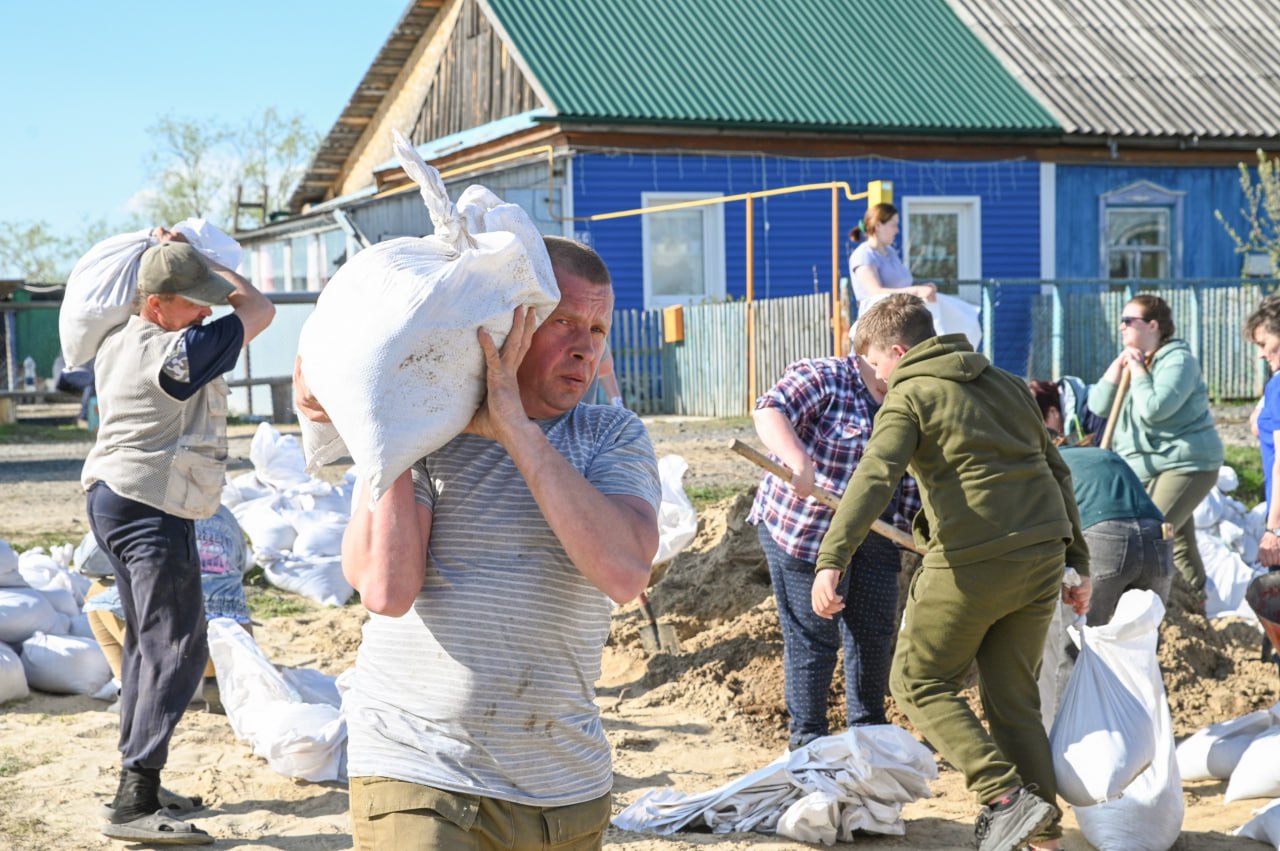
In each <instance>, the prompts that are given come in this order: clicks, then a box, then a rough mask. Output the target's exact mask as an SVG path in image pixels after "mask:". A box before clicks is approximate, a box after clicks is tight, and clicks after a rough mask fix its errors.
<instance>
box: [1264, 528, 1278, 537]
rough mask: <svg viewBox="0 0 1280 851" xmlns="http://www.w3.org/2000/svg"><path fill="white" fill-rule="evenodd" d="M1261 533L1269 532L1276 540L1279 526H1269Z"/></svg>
mask: <svg viewBox="0 0 1280 851" xmlns="http://www.w3.org/2000/svg"><path fill="white" fill-rule="evenodd" d="M1262 531H1264V532H1270V533H1271V534H1273V535H1275V536H1276V537H1277V538H1280V526H1275V527H1270V526H1269V527H1267V528H1266V529H1263V530H1262Z"/></svg>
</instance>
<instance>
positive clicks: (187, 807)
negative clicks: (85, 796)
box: [100, 786, 204, 821]
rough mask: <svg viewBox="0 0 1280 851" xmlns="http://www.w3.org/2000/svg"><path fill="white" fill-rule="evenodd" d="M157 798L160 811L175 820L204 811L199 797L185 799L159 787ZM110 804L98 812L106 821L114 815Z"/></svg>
mask: <svg viewBox="0 0 1280 851" xmlns="http://www.w3.org/2000/svg"><path fill="white" fill-rule="evenodd" d="M157 797H158V798H159V799H160V809H161V811H162V812H164V813H166V814H168V815H171V816H174V817H175V818H181V817H182V816H184V815H187V814H189V813H194V812H196V811H198V810H203V809H204V799H202V798H201V797H200V796H199V795H192V796H190V797H187V796H186V795H179V794H178V793H177V792H170V791H169V790H168V789H166V788H164V787H163V786H161V787H160V793H159V794H158V795H157ZM111 803H112V802H111V801H109V800H108V801H107V803H105V804H103V805H102V809H101V810H100V814H101V815H102V817H103V818H104V819H106V820H107V821H110V820H111V817H112V816H114V815H115V814H116V808H115V807H113V806H111Z"/></svg>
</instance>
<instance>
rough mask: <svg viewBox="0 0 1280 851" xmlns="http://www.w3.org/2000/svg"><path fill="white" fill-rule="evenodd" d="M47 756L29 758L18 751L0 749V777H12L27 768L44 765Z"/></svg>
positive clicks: (47, 760)
mask: <svg viewBox="0 0 1280 851" xmlns="http://www.w3.org/2000/svg"><path fill="white" fill-rule="evenodd" d="M48 762H49V757H47V756H46V757H44V758H42V759H31V758H30V757H29V756H26V755H24V754H22V753H20V752H18V751H15V750H9V749H5V750H3V751H0V777H14V776H16V775H19V774H21V773H22V772H24V771H26V770H27V769H29V768H35V767H37V766H40V765H45V764H47V763H48Z"/></svg>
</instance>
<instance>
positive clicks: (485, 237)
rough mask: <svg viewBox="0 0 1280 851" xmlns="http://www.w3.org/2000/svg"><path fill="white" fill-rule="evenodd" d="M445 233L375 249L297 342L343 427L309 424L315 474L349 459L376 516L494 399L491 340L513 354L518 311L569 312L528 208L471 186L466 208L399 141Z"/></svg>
mask: <svg viewBox="0 0 1280 851" xmlns="http://www.w3.org/2000/svg"><path fill="white" fill-rule="evenodd" d="M395 148H396V153H397V154H398V155H399V157H400V162H401V165H402V166H403V167H404V169H405V171H406V173H407V174H408V175H409V176H410V177H412V178H413V179H414V180H415V181H416V182H417V183H418V186H419V189H420V191H421V195H422V198H423V200H424V202H425V203H426V206H427V209H428V211H429V213H430V215H431V221H432V223H433V225H434V227H435V232H434V233H432V234H430V235H428V236H424V237H421V238H401V239H393V240H388V241H386V242H380V243H378V244H376V245H372V246H370V247H368V248H366V249H364V250H363V251H361V252H359V253H358V254H356V255H355V256H354V257H352V258H351V259H350V260H349V261H347V263H346V264H344V265H343V267H342V268H341V269H339V270H338V271H337V273H335V274H334V276H333V278H332V279H331V280H330V281H329V283H328V285H327V286H326V287H325V289H324V291H323V292H322V293H321V294H320V298H319V299H318V300H317V302H316V307H315V310H314V311H313V312H312V314H311V315H310V316H309V317H308V318H307V321H306V323H305V324H304V325H303V328H302V333H301V335H300V337H299V340H298V355H299V358H300V360H301V365H302V374H303V377H304V378H305V380H306V383H307V386H308V388H309V389H310V391H311V393H312V394H313V395H314V396H315V398H316V399H317V400H318V401H319V403H320V404H321V405H322V406H323V407H324V409H325V411H326V412H327V413H328V415H329V417H330V418H331V420H332V423H314V422H311V421H310V420H307V419H306V418H303V419H302V423H301V425H302V435H303V447H304V449H305V451H306V457H307V464H308V467H307V469H308V470H309V471H311V472H314V471H315V470H316V469H317V468H318V467H319V466H320V465H322V464H327V463H330V462H332V461H335V460H337V459H338V458H341V457H342V456H344V455H350V456H351V458H353V459H354V460H355V462H356V464H357V465H358V466H359V467H360V470H361V473H362V475H363V476H364V477H365V479H366V481H367V482H368V483H369V488H370V490H369V494H370V504H372V503H373V502H375V501H376V500H377V499H378V498H379V497H380V496H381V495H382V494H383V493H385V492H386V490H387V489H388V488H389V487H390V485H391V483H392V482H393V481H394V480H395V479H396V477H398V476H399V475H400V474H401V473H403V472H404V471H405V470H407V469H409V467H410V466H412V465H413V463H414V462H415V461H417V460H418V459H419V458H421V457H423V456H424V455H426V454H428V453H430V452H432V451H434V450H436V449H438V448H440V447H441V446H443V445H444V444H445V443H447V442H448V441H449V440H451V439H453V438H454V437H455V436H456V435H458V434H459V433H460V432H461V431H462V430H463V429H464V428H465V427H466V425H467V423H468V422H470V420H471V417H472V416H473V415H474V414H475V411H476V410H477V408H479V406H480V403H481V401H482V400H483V398H484V393H485V373H484V357H483V353H482V351H481V349H480V344H479V342H478V340H477V339H476V330H477V329H478V328H484V329H486V330H487V331H488V332H489V334H490V335H491V336H492V337H493V340H494V342H495V344H497V345H498V346H501V345H502V343H503V341H504V340H505V339H506V335H507V333H508V332H509V331H510V328H511V319H512V312H513V311H514V309H515V308H516V307H518V306H520V305H525V306H529V307H531V308H532V309H533V311H534V313H535V315H536V317H537V319H538V321H539V322H541V321H542V320H544V319H546V317H547V316H548V315H550V313H551V311H552V310H553V309H554V308H555V306H556V304H557V303H558V302H559V299H560V293H559V290H558V289H557V287H556V283H555V277H554V274H553V273H552V270H551V260H550V258H549V257H548V255H547V250H546V246H545V244H544V243H543V240H542V235H541V234H540V233H539V232H538V229H537V227H535V226H534V224H533V221H532V220H531V219H530V218H529V216H528V214H526V213H525V212H524V211H523V210H521V209H520V208H519V207H517V206H516V205H513V204H504V203H502V201H501V200H500V199H499V198H498V197H497V196H495V195H494V194H493V193H492V192H489V191H488V190H487V189H484V188H483V187H477V186H473V187H471V188H470V189H468V190H467V191H466V192H464V193H463V194H462V197H461V198H459V200H458V204H457V206H456V207H455V206H454V204H452V203H451V202H450V201H449V197H448V195H447V193H446V191H445V187H444V183H443V181H441V179H440V175H439V173H438V172H437V171H436V170H435V169H433V168H431V167H429V166H427V165H426V164H425V163H423V161H422V159H421V158H420V157H419V156H418V153H417V151H415V150H414V149H413V147H412V146H411V145H410V144H409V143H408V142H407V141H405V139H404V138H403V137H401V136H399V134H396V143H395Z"/></svg>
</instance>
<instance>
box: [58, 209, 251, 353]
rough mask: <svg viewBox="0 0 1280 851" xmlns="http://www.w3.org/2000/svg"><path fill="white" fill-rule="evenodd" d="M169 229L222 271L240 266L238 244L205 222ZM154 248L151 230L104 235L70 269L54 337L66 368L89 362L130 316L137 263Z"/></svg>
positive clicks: (182, 223)
mask: <svg viewBox="0 0 1280 851" xmlns="http://www.w3.org/2000/svg"><path fill="white" fill-rule="evenodd" d="M170 230H173V231H177V232H179V233H181V234H183V235H184V236H185V237H186V238H187V241H188V242H189V243H191V244H192V245H193V246H195V248H196V249H197V250H198V251H200V252H201V253H202V254H204V255H205V256H206V257H208V258H209V259H211V260H214V261H216V262H218V263H220V264H222V265H223V266H226V267H227V268H228V269H235V268H236V267H237V266H239V265H240V256H241V250H240V243H238V242H236V241H235V240H234V239H232V238H231V237H229V236H227V235H226V234H225V233H223V232H222V231H220V230H218V228H217V227H215V226H214V225H212V224H210V223H209V222H208V221H206V220H205V219H183V220H182V221H180V222H178V223H177V224H176V225H174V226H173V227H172V228H170ZM155 244H156V240H155V239H154V238H152V236H151V228H147V229H146V230H138V231H131V232H130V233H122V234H118V235H116V236H111V237H108V238H106V239H104V240H102V241H101V242H99V243H97V244H96V245H94V246H93V247H92V248H90V249H89V250H88V251H87V252H85V254H84V256H83V257H81V258H80V260H79V261H78V262H77V263H76V265H75V268H74V269H72V270H71V277H69V278H68V279H67V287H66V290H65V291H64V293H63V295H62V306H61V308H60V309H59V311H58V336H59V339H60V340H61V342H62V359H63V362H64V364H65V365H66V366H67V367H75V366H81V365H83V364H86V363H88V362H89V361H91V360H93V358H94V357H95V356H96V355H97V354H98V347H99V346H101V345H102V341H103V340H104V339H105V338H106V336H107V334H109V333H110V332H111V331H112V330H114V329H115V328H117V327H118V326H120V325H123V324H124V323H125V322H127V321H128V320H129V316H130V314H132V313H133V301H134V297H135V296H136V294H137V292H138V265H139V263H141V261H142V255H143V253H144V252H145V251H146V250H147V249H148V248H150V247H151V246H153V245H155Z"/></svg>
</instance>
